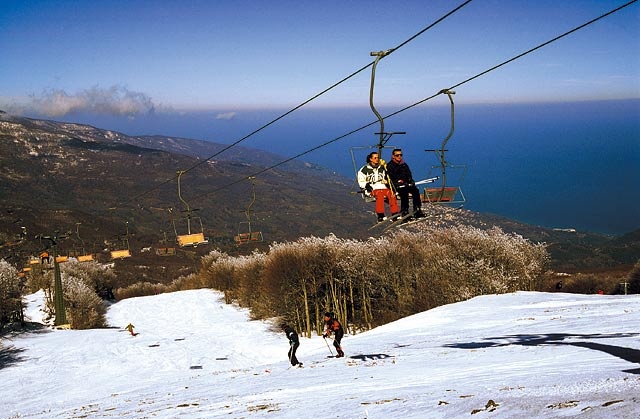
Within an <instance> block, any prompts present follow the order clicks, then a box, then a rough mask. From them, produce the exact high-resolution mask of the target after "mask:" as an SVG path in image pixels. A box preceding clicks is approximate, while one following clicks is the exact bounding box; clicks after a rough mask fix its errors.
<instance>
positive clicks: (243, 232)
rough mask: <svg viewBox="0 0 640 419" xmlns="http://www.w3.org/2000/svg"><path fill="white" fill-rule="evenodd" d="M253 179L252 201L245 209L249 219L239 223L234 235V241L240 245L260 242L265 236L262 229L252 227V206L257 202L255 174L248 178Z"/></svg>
mask: <svg viewBox="0 0 640 419" xmlns="http://www.w3.org/2000/svg"><path fill="white" fill-rule="evenodd" d="M247 179H248V180H250V181H251V192H252V195H253V199H252V200H251V203H250V204H249V206H248V207H247V210H246V211H245V215H246V216H247V221H241V222H240V223H238V234H237V235H235V236H234V237H233V239H234V241H235V242H236V244H237V245H238V246H240V245H243V244H248V243H252V242H253V243H258V242H263V241H264V237H263V235H262V232H261V231H253V229H252V227H251V207H252V206H253V204H254V203H255V202H256V184H255V176H250V177H248V178H247Z"/></svg>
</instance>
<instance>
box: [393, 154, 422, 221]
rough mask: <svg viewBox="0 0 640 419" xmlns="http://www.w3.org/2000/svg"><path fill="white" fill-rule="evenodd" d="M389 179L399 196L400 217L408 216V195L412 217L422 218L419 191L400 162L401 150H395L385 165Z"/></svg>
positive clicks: (409, 171) (402, 162)
mask: <svg viewBox="0 0 640 419" xmlns="http://www.w3.org/2000/svg"><path fill="white" fill-rule="evenodd" d="M387 171H388V172H389V178H391V182H393V187H394V188H395V190H396V191H397V192H398V195H400V212H401V214H402V216H405V215H408V214H409V194H411V198H412V200H413V217H414V218H422V217H424V216H425V215H424V213H423V212H422V200H421V199H420V191H419V190H418V188H417V187H416V184H415V182H414V180H413V175H412V174H411V169H409V165H408V164H407V163H406V162H405V161H404V160H402V150H401V149H399V148H396V149H394V150H393V152H392V153H391V161H390V162H389V163H387Z"/></svg>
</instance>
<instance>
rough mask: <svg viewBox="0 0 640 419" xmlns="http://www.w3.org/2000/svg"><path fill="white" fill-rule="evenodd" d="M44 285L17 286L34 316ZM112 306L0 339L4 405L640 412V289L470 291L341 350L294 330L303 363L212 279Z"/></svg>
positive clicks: (127, 414)
mask: <svg viewBox="0 0 640 419" xmlns="http://www.w3.org/2000/svg"><path fill="white" fill-rule="evenodd" d="M42 299H43V294H42V292H40V293H36V294H33V295H30V296H28V297H27V301H28V302H29V308H28V310H27V315H28V316H29V318H30V319H31V320H33V321H41V319H42V312H41V306H42ZM107 317H108V321H109V324H110V325H111V327H110V328H107V329H96V330H83V331H80V330H57V329H53V328H49V327H46V328H43V329H41V330H35V331H31V332H25V333H21V334H18V335H12V336H9V337H7V338H5V339H3V340H2V341H1V342H2V346H0V388H1V389H2V390H1V391H2V397H1V398H0V416H1V417H5V418H23V417H29V418H43V417H44V418H80V417H83V418H86V417H90V418H93V417H123V418H151V417H154V418H176V417H181V418H216V417H224V418H250V417H256V418H257V417H270V418H274V417H278V418H300V417H305V416H313V417H318V418H332V417H335V418H399V417H402V418H459V417H470V416H471V417H474V418H476V417H477V418H483V417H500V418H532V417H536V418H541V417H549V418H558V417H574V416H580V418H603V417H607V418H636V417H639V416H640V365H639V364H640V296H638V295H629V296H602V295H575V294H563V293H538V292H517V293H513V294H505V295H487V296H481V297H477V298H474V299H471V300H469V301H465V302H461V303H457V304H451V305H447V306H443V307H438V308H436V309H433V310H430V311H427V312H424V313H420V314H417V315H414V316H411V317H407V318H405V319H401V320H399V321H397V322H394V323H390V324H387V325H384V326H381V327H378V328H376V329H374V330H371V331H368V332H365V333H359V334H356V335H346V336H345V337H344V339H343V341H342V343H343V349H344V350H345V352H346V355H347V357H346V358H326V356H327V355H329V349H328V347H327V345H326V344H325V341H324V340H323V339H322V337H318V336H315V337H313V338H310V339H308V338H302V339H301V346H300V349H299V350H298V358H299V359H300V361H301V362H304V367H303V368H289V363H288V359H287V350H288V341H287V339H286V338H285V336H284V333H282V332H280V331H279V330H275V329H274V328H273V326H272V324H271V323H269V322H263V321H255V320H250V316H249V312H248V311H247V310H244V309H239V308H238V307H236V306H233V305H227V304H224V299H223V297H222V294H220V293H218V292H215V291H212V290H193V291H181V292H176V293H170V294H161V295H156V296H150V297H141V298H131V299H127V300H123V301H120V302H117V303H115V304H113V305H111V306H110V307H109V309H108V313H107ZM129 323H132V324H133V325H134V326H135V332H136V333H138V335H136V336H131V334H129V332H128V331H126V330H124V328H125V327H126V326H127V325H128V324H129ZM332 349H333V347H332Z"/></svg>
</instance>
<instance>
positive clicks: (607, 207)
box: [66, 99, 640, 236]
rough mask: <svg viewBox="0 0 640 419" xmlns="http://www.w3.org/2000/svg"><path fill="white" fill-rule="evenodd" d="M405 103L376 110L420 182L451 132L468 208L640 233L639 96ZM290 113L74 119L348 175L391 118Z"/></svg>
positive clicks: (364, 113)
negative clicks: (251, 151) (256, 152)
mask: <svg viewBox="0 0 640 419" xmlns="http://www.w3.org/2000/svg"><path fill="white" fill-rule="evenodd" d="M445 102H447V101H445ZM402 109H403V108H402V107H401V106H400V107H380V108H379V109H377V110H378V111H379V113H380V114H381V115H382V116H383V117H385V116H387V115H392V116H389V117H388V118H385V119H384V121H383V123H384V127H383V128H384V132H387V133H394V134H392V135H391V136H389V137H387V136H385V137H383V140H384V141H385V146H386V147H399V148H402V150H403V153H404V159H405V161H406V162H407V163H408V164H409V166H410V168H411V170H412V172H413V175H414V179H415V180H422V179H425V178H428V177H433V176H434V175H436V176H437V175H439V172H440V171H441V162H440V160H439V158H438V154H436V153H435V152H433V151H425V150H437V149H442V147H443V142H444V141H445V139H446V138H448V140H447V142H446V144H445V147H444V148H445V149H446V150H447V151H446V152H445V159H446V163H447V170H448V172H447V175H448V178H449V179H451V180H450V182H451V183H450V186H459V187H460V188H461V190H462V191H463V194H464V197H465V203H464V207H465V208H466V209H469V210H473V211H479V212H487V213H493V214H497V215H501V216H505V217H508V218H511V219H514V220H518V221H521V222H525V223H529V224H534V225H540V226H544V227H549V228H561V229H575V230H577V231H588V232H594V233H601V234H606V235H612V236H620V235H624V234H626V233H629V232H632V231H634V230H637V229H640V100H639V99H630V100H606V101H604V100H603V101H585V102H570V103H517V104H514V103H501V104H456V105H455V107H454V109H453V116H454V117H453V120H452V109H451V106H450V104H449V103H448V102H447V103H445V104H444V105H429V106H427V105H425V106H415V107H411V108H409V109H404V110H402ZM289 110H290V109H268V110H264V109H249V110H247V109H241V110H222V111H206V112H205V111H198V112H186V113H185V112H183V113H180V114H178V113H175V114H166V113H165V114H161V113H157V114H149V115H145V116H137V117H135V118H117V117H105V116H102V117H99V118H98V117H95V116H83V115H75V116H67V117H66V119H68V120H70V121H71V122H80V123H89V124H91V125H94V126H97V127H99V128H105V129H111V130H115V131H120V132H123V133H125V134H128V135H152V134H159V135H165V136H179V137H186V138H195V139H200V140H207V141H214V142H218V143H223V144H232V143H236V142H238V145H242V146H243V147H249V148H257V149H262V150H267V151H270V152H273V153H277V154H280V155H282V156H283V157H284V158H292V157H296V158H298V159H300V160H303V161H308V162H312V163H315V164H318V165H321V166H324V167H326V168H328V169H331V170H332V171H334V172H336V173H338V174H341V175H344V176H346V177H348V178H351V179H353V178H354V177H355V170H356V169H357V168H359V167H360V166H361V165H362V164H364V163H365V160H364V156H365V154H366V152H368V151H371V150H373V149H374V148H375V147H376V146H377V144H378V143H379V141H380V135H379V132H381V128H382V126H381V124H380V121H378V119H377V117H376V116H375V115H374V114H373V112H372V111H371V109H370V108H368V107H328V106H326V107H315V108H314V107H303V108H300V109H298V110H296V111H294V112H291V113H289V114H287V115H286V116H283V117H282V115H284V114H285V113H287V112H288V111H289ZM398 111H400V112H398ZM280 117H282V118H280ZM74 118H75V119H74ZM276 119H277V120H276ZM274 120H276V121H275V122H273V121H274ZM449 134H451V135H449ZM245 137H246V138H245ZM390 150H391V148H385V149H383V158H385V159H387V160H389V159H390ZM216 158H219V159H220V158H224V154H221V155H220V156H218V157H216ZM454 173H457V174H455V175H454ZM263 176H268V172H267V173H265V174H263Z"/></svg>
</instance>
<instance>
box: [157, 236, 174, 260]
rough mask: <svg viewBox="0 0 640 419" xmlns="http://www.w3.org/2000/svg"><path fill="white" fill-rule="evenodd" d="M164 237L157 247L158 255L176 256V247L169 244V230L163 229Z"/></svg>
mask: <svg viewBox="0 0 640 419" xmlns="http://www.w3.org/2000/svg"><path fill="white" fill-rule="evenodd" d="M162 234H163V235H164V239H163V240H161V241H160V243H161V246H158V247H156V255H158V256H175V254H176V248H175V247H173V246H168V243H169V241H168V240H167V232H166V231H163V232H162Z"/></svg>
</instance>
